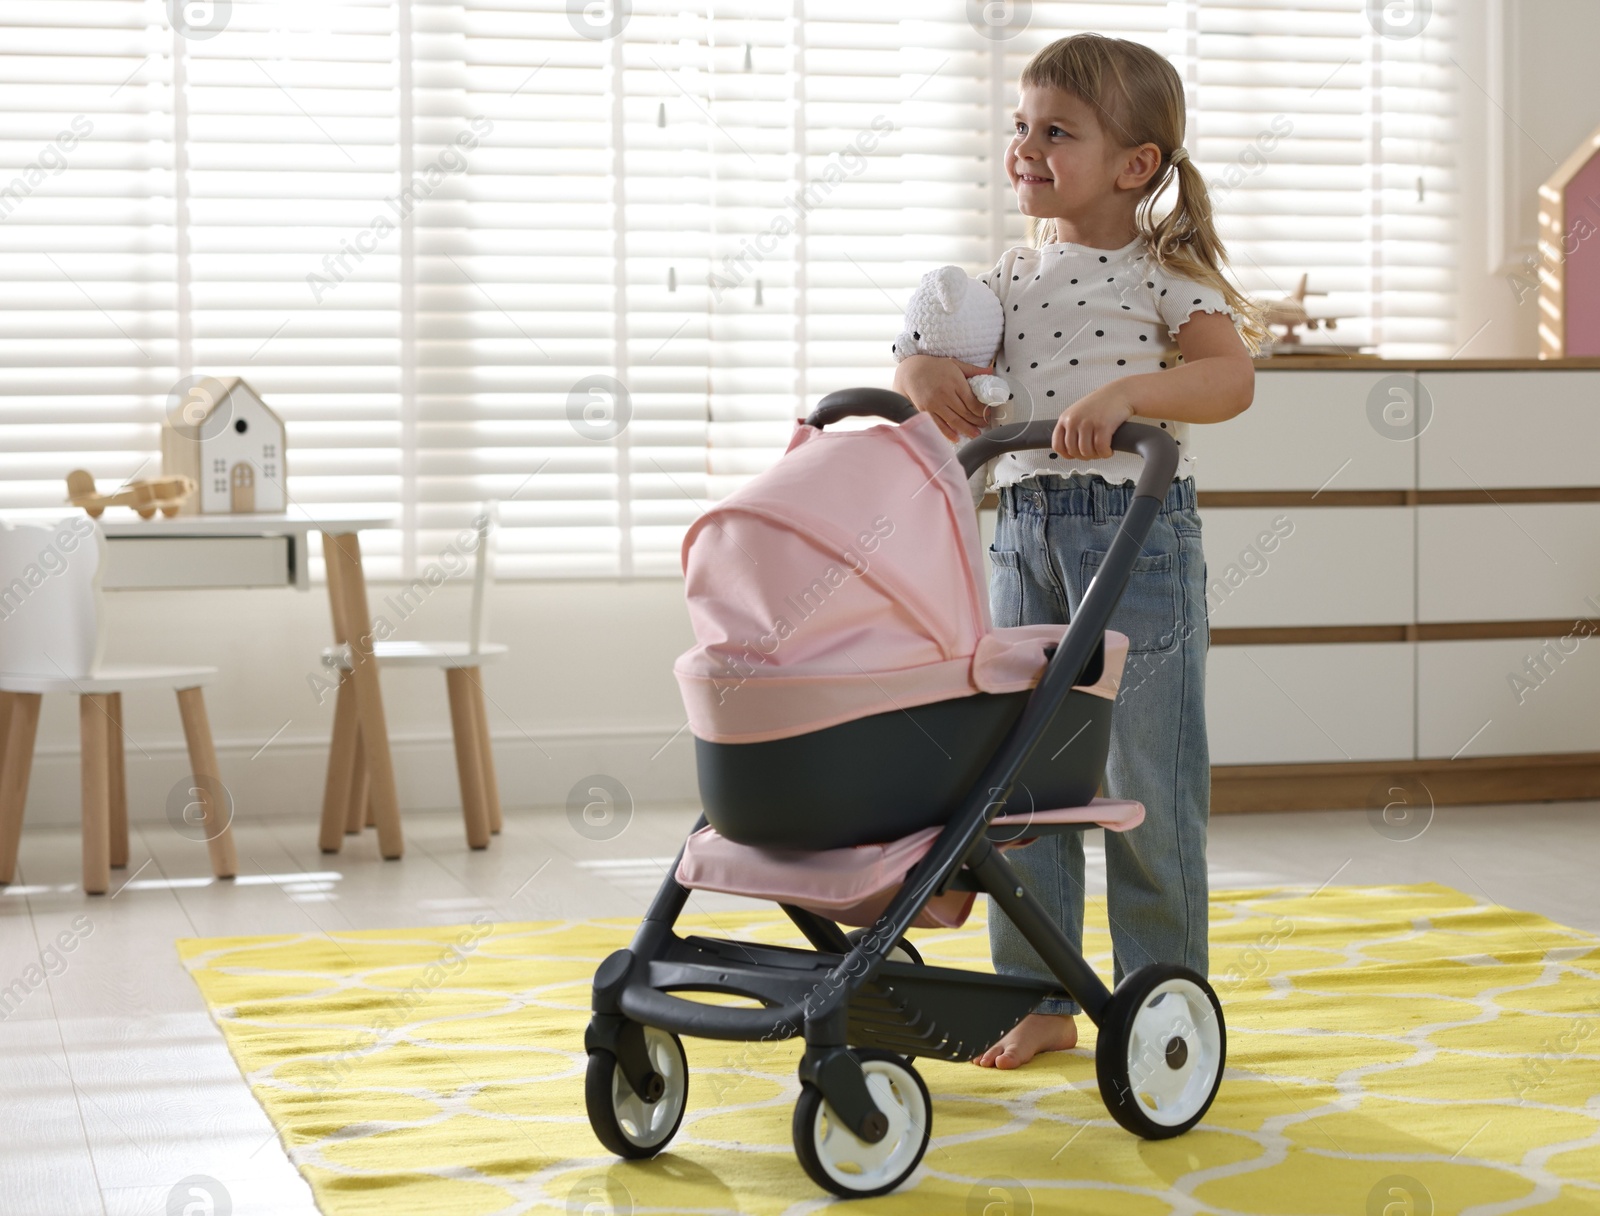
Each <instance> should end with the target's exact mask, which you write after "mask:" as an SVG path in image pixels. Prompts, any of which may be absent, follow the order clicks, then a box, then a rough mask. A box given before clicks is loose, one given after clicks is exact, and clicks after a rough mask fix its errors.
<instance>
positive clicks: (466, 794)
mask: <svg viewBox="0 0 1600 1216" xmlns="http://www.w3.org/2000/svg"><path fill="white" fill-rule="evenodd" d="M444 680H445V687H446V689H447V690H448V691H449V693H450V730H451V733H452V734H453V735H454V736H455V741H456V775H457V776H458V777H460V779H461V813H462V816H463V817H464V818H465V819H466V821H467V844H468V845H470V846H471V847H472V848H474V849H484V848H488V847H489V810H488V807H487V806H486V805H485V804H484V800H483V761H482V758H481V755H480V748H479V746H478V731H477V725H476V723H477V712H476V711H475V710H474V709H473V696H472V676H471V672H470V670H469V669H468V668H465V667H450V668H446V670H445V673H444Z"/></svg>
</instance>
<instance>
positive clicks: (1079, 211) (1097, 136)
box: [1006, 85, 1160, 220]
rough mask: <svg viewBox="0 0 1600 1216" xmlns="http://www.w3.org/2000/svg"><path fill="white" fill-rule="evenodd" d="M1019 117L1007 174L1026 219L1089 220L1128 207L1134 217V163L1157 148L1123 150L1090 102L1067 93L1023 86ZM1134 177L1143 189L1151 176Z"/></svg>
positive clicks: (1009, 150)
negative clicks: (1131, 186) (1131, 170)
mask: <svg viewBox="0 0 1600 1216" xmlns="http://www.w3.org/2000/svg"><path fill="white" fill-rule="evenodd" d="M1014 118H1015V128H1014V131H1013V134H1012V136H1011V144H1010V146H1009V147H1008V148H1007V149H1006V176H1007V177H1008V178H1010V180H1011V185H1012V188H1013V189H1015V190H1016V192H1017V205H1018V207H1019V208H1020V209H1021V211H1022V214H1023V215H1031V216H1036V217H1038V218H1040V219H1059V218H1063V217H1065V218H1069V219H1073V220H1085V219H1098V218H1107V217H1108V213H1109V212H1112V211H1116V212H1120V211H1121V210H1122V209H1124V208H1126V209H1127V210H1128V212H1129V214H1130V215H1131V214H1132V206H1133V204H1134V203H1135V202H1136V201H1137V197H1138V192H1137V189H1135V190H1132V191H1130V190H1129V189H1128V180H1129V172H1128V171H1129V168H1130V162H1133V161H1138V160H1140V159H1141V157H1140V153H1142V152H1143V150H1144V148H1145V147H1148V148H1151V149H1154V148H1155V145H1154V144H1149V145H1144V146H1143V147H1140V148H1127V147H1124V146H1123V145H1122V141H1121V140H1118V139H1113V138H1109V137H1108V136H1107V134H1106V132H1105V131H1104V129H1103V128H1102V127H1101V125H1100V119H1099V117H1098V115H1096V113H1095V111H1094V109H1093V108H1092V107H1091V106H1090V105H1089V104H1088V103H1087V102H1085V101H1084V100H1083V99H1082V98H1080V97H1077V96H1076V95H1074V94H1072V93H1068V92H1066V91H1064V90H1062V89H1054V88H1043V87H1040V86H1037V85H1024V86H1023V87H1022V94H1021V97H1020V98H1019V100H1018V102H1017V110H1016V114H1015V116H1014ZM1159 161H1160V152H1159V151H1156V163H1157V164H1159ZM1140 167H1141V168H1142V167H1143V166H1142V165H1141V166H1140ZM1134 176H1136V177H1141V178H1142V180H1141V181H1140V182H1139V185H1140V186H1142V185H1143V182H1144V181H1147V180H1149V176H1150V173H1149V172H1145V173H1142V174H1139V173H1135V174H1134Z"/></svg>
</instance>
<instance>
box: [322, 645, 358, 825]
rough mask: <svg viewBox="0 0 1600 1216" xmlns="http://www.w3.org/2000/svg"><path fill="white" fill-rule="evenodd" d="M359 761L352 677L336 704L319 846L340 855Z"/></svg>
mask: <svg viewBox="0 0 1600 1216" xmlns="http://www.w3.org/2000/svg"><path fill="white" fill-rule="evenodd" d="M355 760H356V690H355V685H354V684H353V683H352V682H351V680H350V677H349V676H348V675H341V676H340V677H339V692H338V695H337V697H336V699H335V700H334V703H333V741H332V743H331V744H330V745H329V747H328V776H327V780H326V781H325V782H324V784H323V787H322V828H321V830H320V831H319V832H318V833H317V845H318V847H319V848H321V849H322V851H323V852H324V853H337V852H338V851H339V850H340V848H342V847H343V845H344V834H345V808H346V805H347V804H348V803H349V801H350V778H351V777H352V776H353V775H354V773H355Z"/></svg>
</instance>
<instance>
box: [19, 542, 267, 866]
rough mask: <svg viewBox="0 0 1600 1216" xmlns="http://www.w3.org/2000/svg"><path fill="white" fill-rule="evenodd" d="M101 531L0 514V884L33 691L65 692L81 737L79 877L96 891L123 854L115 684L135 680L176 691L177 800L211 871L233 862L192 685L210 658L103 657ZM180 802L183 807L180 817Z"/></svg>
mask: <svg viewBox="0 0 1600 1216" xmlns="http://www.w3.org/2000/svg"><path fill="white" fill-rule="evenodd" d="M104 564H105V538H104V536H103V535H102V534H101V531H100V528H99V525H97V524H95V523H94V522H93V521H91V520H90V519H89V518H88V517H87V516H85V515H73V516H70V517H68V518H66V519H63V520H60V521H58V522H57V523H56V524H54V525H51V526H41V525H37V524H8V523H4V522H3V521H0V884H3V883H10V882H11V881H12V880H13V878H14V877H15V874H16V865H17V848H18V844H19V842H20V840H21V834H22V813H23V808H24V806H25V805H26V803H27V800H28V777H29V774H30V773H31V771H32V767H33V744H34V736H35V734H36V732H37V730H38V726H39V707H40V700H41V698H42V697H43V695H44V694H45V693H56V692H65V693H76V694H77V696H78V729H79V738H80V740H81V742H82V758H81V761H80V764H81V768H82V788H83V889H84V890H85V891H87V892H88V893H89V894H91V895H102V894H104V893H105V891H106V889H107V888H108V887H109V886H110V885H111V868H112V867H113V866H115V867H118V868H120V867H123V866H126V865H127V864H128V801H127V782H126V779H125V776H124V768H123V746H122V741H123V735H124V733H125V727H124V723H123V718H122V693H123V692H124V690H126V689H130V688H140V687H147V686H160V687H166V688H171V689H173V690H174V691H176V692H177V694H178V713H179V715H180V716H181V717H182V719H183V732H184V737H185V739H186V740H187V743H188V748H189V763H190V765H191V767H192V768H193V770H194V771H193V774H192V775H191V778H190V781H191V785H190V790H189V795H190V797H192V798H193V801H192V802H190V803H188V804H187V805H188V806H191V807H195V808H197V809H198V811H199V815H200V820H199V824H198V825H197V826H200V827H202V829H203V831H204V834H205V839H206V844H207V847H208V848H209V850H210V853H211V869H212V872H213V873H214V874H215V875H216V876H217V877H218V878H232V877H234V875H235V874H236V873H237V872H238V860H237V858H236V857H235V855H234V847H233V834H232V832H231V830H230V828H229V825H228V823H227V822H226V819H225V816H224V808H222V807H220V806H219V805H218V801H219V799H218V796H217V791H219V790H221V789H222V783H221V781H220V779H219V777H218V772H217V755H216V749H215V747H214V746H213V744H212V740H211V725H210V722H209V721H208V720H207V718H206V703H205V697H204V694H203V693H202V692H201V690H200V689H201V685H203V684H205V683H206V682H207V681H208V680H210V679H211V677H212V676H214V675H216V671H217V669H216V668H215V667H146V666H141V667H108V666H106V665H105V664H104V663H103V662H101V659H100V656H101V654H102V653H103V652H104V649H105V621H106V613H105V609H104V605H103V604H102V602H101V596H100V571H101V569H102V568H103V566H104ZM188 816H189V813H188V811H187V810H186V811H185V818H186V820H187V819H188Z"/></svg>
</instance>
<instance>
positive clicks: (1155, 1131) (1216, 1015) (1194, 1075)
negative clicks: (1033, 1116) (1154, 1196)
mask: <svg viewBox="0 0 1600 1216" xmlns="http://www.w3.org/2000/svg"><path fill="white" fill-rule="evenodd" d="M1227 1050H1228V1036H1227V1031H1226V1029H1225V1028H1224V1026H1223V1021H1222V1006H1221V1004H1219V1003H1218V1001H1217V994H1216V993H1215V992H1213V991H1212V990H1211V985H1210V984H1208V983H1206V981H1205V979H1204V978H1203V977H1201V976H1199V975H1197V974H1196V973H1195V972H1193V971H1190V970H1189V969H1188V968H1187V967H1178V966H1173V965H1171V964H1168V963H1157V964H1154V965H1152V966H1148V967H1140V968H1139V969H1138V970H1137V971H1135V972H1134V973H1133V974H1132V975H1129V976H1127V977H1125V978H1124V979H1123V981H1122V983H1120V984H1119V985H1117V990H1116V991H1115V992H1113V993H1112V994H1111V1000H1110V1002H1109V1003H1108V1004H1107V1005H1106V1010H1105V1014H1104V1016H1103V1017H1102V1018H1101V1021H1100V1041H1099V1044H1098V1045H1097V1046H1096V1047H1095V1053H1094V1066H1095V1073H1096V1074H1097V1076H1098V1078H1099V1081H1100V1096H1101V1098H1102V1099H1104V1101H1105V1104H1106V1108H1107V1109H1108V1110H1109V1111H1110V1112H1111V1116H1112V1118H1114V1119H1115V1120H1116V1121H1117V1122H1118V1123H1120V1124H1122V1126H1123V1127H1125V1128H1127V1129H1128V1130H1129V1131H1130V1132H1133V1133H1134V1134H1135V1135H1136V1136H1142V1137H1144V1138H1145V1139H1146V1140H1165V1139H1166V1138H1168V1137H1169V1136H1177V1135H1181V1134H1182V1133H1183V1132H1186V1131H1188V1130H1189V1129H1190V1128H1191V1127H1193V1126H1194V1125H1195V1124H1196V1123H1198V1122H1200V1117H1201V1116H1202V1115H1204V1114H1205V1113H1206V1111H1207V1110H1208V1109H1209V1108H1210V1106H1211V1100H1212V1099H1213V1098H1215V1097H1216V1096H1217V1087H1218V1086H1219V1085H1221V1084H1222V1068H1223V1064H1224V1063H1225V1061H1226V1059H1227Z"/></svg>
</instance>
